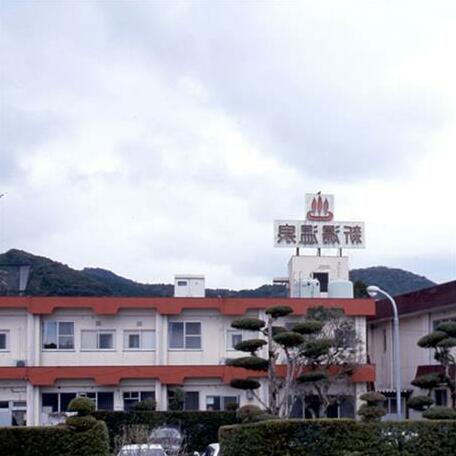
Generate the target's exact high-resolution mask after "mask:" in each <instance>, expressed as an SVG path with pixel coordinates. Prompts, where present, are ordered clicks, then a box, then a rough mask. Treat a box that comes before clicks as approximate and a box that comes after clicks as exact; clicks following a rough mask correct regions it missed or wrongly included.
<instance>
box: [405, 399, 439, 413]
mask: <svg viewBox="0 0 456 456" xmlns="http://www.w3.org/2000/svg"><path fill="white" fill-rule="evenodd" d="M433 403H434V401H433V400H432V399H431V398H430V397H429V396H414V397H411V398H410V399H409V400H408V401H407V405H408V406H409V407H410V408H411V409H413V410H417V411H418V412H422V411H423V410H426V409H427V408H428V407H430V406H431V405H432V404H433Z"/></svg>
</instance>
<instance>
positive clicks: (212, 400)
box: [206, 396, 239, 410]
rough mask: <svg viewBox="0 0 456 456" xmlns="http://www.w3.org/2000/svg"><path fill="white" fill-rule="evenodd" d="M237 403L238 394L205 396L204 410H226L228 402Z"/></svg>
mask: <svg viewBox="0 0 456 456" xmlns="http://www.w3.org/2000/svg"><path fill="white" fill-rule="evenodd" d="M238 403H239V397H238V396H206V410H227V408H228V404H238Z"/></svg>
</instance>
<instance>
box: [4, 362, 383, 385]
mask: <svg viewBox="0 0 456 456" xmlns="http://www.w3.org/2000/svg"><path fill="white" fill-rule="evenodd" d="M279 370H280V369H279ZM265 376H266V373H265V372H253V371H248V370H246V369H242V368H235V367H229V366H218V365H217V366H203V365H200V366H58V367H0V380H27V381H29V382H30V383H31V384H32V385H34V386H53V385H54V384H55V383H56V381H57V380H80V379H89V380H93V381H94V382H95V383H96V384H97V385H104V386H107V385H109V386H114V385H118V384H119V383H120V382H121V381H122V380H126V379H157V380H160V382H162V383H163V384H166V385H182V384H183V383H184V381H185V380H186V379H195V378H201V379H202V378H219V379H221V380H222V381H223V383H225V384H229V383H230V381H231V380H232V379H233V378H261V377H265ZM351 380H352V381H353V382H357V383H361V382H373V381H375V366H374V365H372V364H363V365H361V366H359V367H358V368H357V369H355V371H354V373H353V374H352V376H351Z"/></svg>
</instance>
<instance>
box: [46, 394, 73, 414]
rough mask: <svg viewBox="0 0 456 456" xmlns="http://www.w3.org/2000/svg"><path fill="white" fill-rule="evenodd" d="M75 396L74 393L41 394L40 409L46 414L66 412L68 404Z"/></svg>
mask: <svg viewBox="0 0 456 456" xmlns="http://www.w3.org/2000/svg"><path fill="white" fill-rule="evenodd" d="M76 396H77V394H76V393H43V395H42V398H41V400H42V407H43V409H44V408H47V411H48V412H54V413H55V412H66V411H67V410H68V404H69V403H70V402H71V401H72V400H73V399H74V398H75V397H76Z"/></svg>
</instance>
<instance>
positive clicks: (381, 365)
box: [368, 281, 456, 418]
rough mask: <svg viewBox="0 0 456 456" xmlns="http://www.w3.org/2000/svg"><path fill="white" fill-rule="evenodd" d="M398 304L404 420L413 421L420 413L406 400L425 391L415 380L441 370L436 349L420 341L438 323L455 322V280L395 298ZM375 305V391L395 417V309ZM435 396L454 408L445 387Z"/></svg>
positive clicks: (371, 337) (371, 348) (371, 340)
mask: <svg viewBox="0 0 456 456" xmlns="http://www.w3.org/2000/svg"><path fill="white" fill-rule="evenodd" d="M395 301H396V304H397V308H398V314H399V339H400V349H401V350H400V352H401V359H400V365H401V382H402V388H403V391H402V402H403V408H402V410H403V413H404V417H410V418H414V417H415V416H417V414H416V413H415V412H414V411H413V410H408V409H407V407H406V401H407V398H408V397H410V396H411V395H412V394H422V393H423V391H421V393H420V391H419V389H417V388H416V387H414V386H413V385H412V383H411V382H412V380H413V379H414V378H416V377H417V376H420V375H423V374H426V373H430V372H439V369H440V366H439V365H438V363H437V362H436V361H435V359H434V354H433V350H431V349H424V348H421V347H419V346H417V341H418V339H420V338H421V337H423V336H425V335H426V334H429V333H430V332H432V331H434V330H435V329H436V327H437V326H438V325H439V323H441V322H443V321H447V320H454V321H456V281H453V282H448V283H444V284H441V285H436V286H433V287H430V288H426V289H424V290H419V291H415V292H412V293H406V294H403V295H400V296H396V297H395ZM376 306H377V308H376V316H375V317H374V318H370V319H369V320H368V353H369V360H370V362H372V363H373V364H375V366H376V371H377V378H376V384H375V387H376V390H377V391H380V392H383V393H384V394H385V395H386V396H387V397H388V401H387V409H388V412H389V415H390V416H392V415H394V414H395V413H396V399H395V391H396V390H395V386H394V378H393V366H394V351H393V344H392V340H393V325H392V309H391V305H390V303H389V302H388V301H387V300H381V301H378V302H377V303H376ZM433 395H434V398H433V399H434V402H435V404H436V405H444V406H447V405H448V406H449V405H451V403H450V397H449V393H448V391H447V389H446V388H444V387H442V388H438V389H436V390H435V391H434V392H433ZM386 418H388V416H387V417H386Z"/></svg>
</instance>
